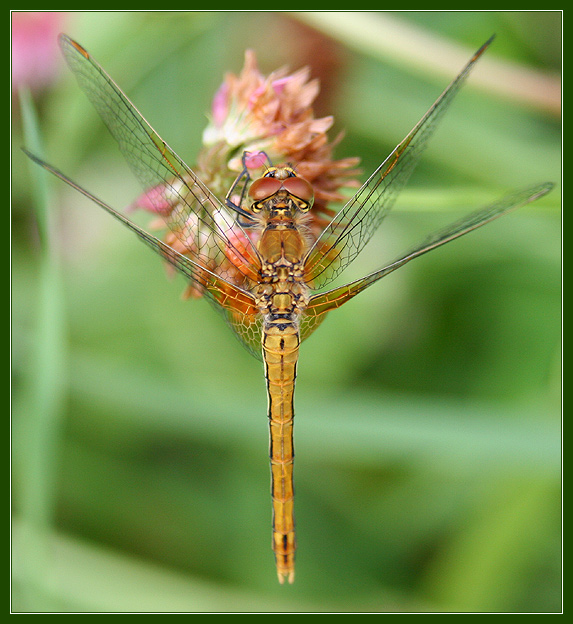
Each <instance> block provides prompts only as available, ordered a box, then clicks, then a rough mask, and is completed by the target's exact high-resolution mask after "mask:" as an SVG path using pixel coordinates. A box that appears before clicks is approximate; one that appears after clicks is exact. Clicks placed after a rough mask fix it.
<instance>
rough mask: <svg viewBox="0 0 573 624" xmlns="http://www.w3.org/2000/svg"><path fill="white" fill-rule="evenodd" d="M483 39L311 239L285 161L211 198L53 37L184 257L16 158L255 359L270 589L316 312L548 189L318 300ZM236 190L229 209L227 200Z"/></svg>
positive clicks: (84, 59)
mask: <svg viewBox="0 0 573 624" xmlns="http://www.w3.org/2000/svg"><path fill="white" fill-rule="evenodd" d="M492 39H493V37H492ZM492 39H490V40H489V41H487V42H486V43H485V44H484V45H483V46H482V47H481V48H480V49H479V50H478V51H477V52H476V53H475V54H474V56H473V57H472V58H471V59H470V60H469V62H468V63H467V65H466V66H465V67H464V68H463V69H462V71H461V72H460V74H459V75H458V76H457V77H456V78H455V79H454V80H453V81H452V82H451V84H450V85H449V86H448V87H447V88H446V89H445V90H444V92H443V93H442V94H441V96H440V97H439V98H438V99H437V100H436V102H435V103H434V104H433V105H432V106H431V107H430V109H429V110H428V112H427V113H426V114H425V115H424V116H423V117H422V119H421V120H420V121H419V122H418V123H417V124H416V126H415V127H414V128H413V130H412V131H411V132H410V133H409V134H408V135H407V136H406V138H405V139H404V140H403V141H402V142H401V143H400V144H399V145H398V146H397V147H396V148H395V149H394V150H393V151H392V153H391V154H390V155H389V156H388V157H387V158H386V160H384V162H382V164H381V165H380V166H379V167H378V168H377V169H376V170H375V171H374V172H373V173H372V175H371V176H370V177H369V178H368V180H367V181H366V182H365V183H364V184H363V185H362V187H361V188H360V189H359V190H358V191H357V192H356V193H355V195H354V196H353V197H352V198H351V199H350V200H349V201H348V202H347V203H346V204H345V205H344V206H343V207H342V209H341V210H340V211H339V212H338V213H337V214H336V215H335V216H334V217H333V218H332V220H331V221H330V223H328V224H327V225H326V226H325V227H324V228H323V229H322V231H321V232H320V233H319V234H317V235H316V236H311V235H310V234H309V229H308V227H307V225H306V224H307V219H308V214H309V210H310V209H311V207H312V203H313V195H314V191H313V186H312V185H311V184H310V183H309V182H307V180H305V179H304V178H303V177H301V176H300V175H298V174H297V170H296V163H295V164H288V165H287V164H280V165H278V166H273V165H272V163H270V162H269V163H268V164H267V166H266V169H265V172H264V174H263V175H262V176H260V177H258V178H257V179H254V180H251V178H250V175H249V173H248V169H247V167H246V166H245V168H244V169H243V172H242V173H241V174H240V175H239V177H238V178H237V181H236V182H235V184H234V185H233V187H232V188H231V190H230V191H229V193H228V194H227V197H226V198H224V199H223V200H220V199H219V198H218V197H216V196H215V195H214V193H212V192H211V191H210V190H209V188H207V186H206V185H205V184H204V183H203V182H202V181H201V180H200V179H199V178H198V176H197V175H196V174H195V173H194V172H193V171H192V170H191V169H190V168H189V167H188V166H187V165H186V164H185V163H184V162H183V161H182V160H181V159H180V158H179V157H178V156H177V155H176V154H175V152H174V151H173V150H172V149H171V148H170V147H169V146H168V145H167V143H165V141H163V139H161V138H160V137H159V135H158V134H157V133H156V132H155V131H154V130H153V128H152V127H151V126H150V125H149V124H148V123H147V122H146V120H145V119H144V118H143V117H142V116H141V115H140V114H139V112H138V111H137V110H136V108H135V107H134V106H133V105H132V104H131V102H130V101H129V100H128V99H127V97H126V96H125V95H124V93H123V92H122V91H121V90H120V89H119V87H118V86H117V85H116V84H115V83H114V82H113V81H112V80H111V78H110V77H109V76H108V75H107V74H106V73H105V71H104V70H103V69H102V68H101V67H100V65H98V64H97V63H96V62H95V60H94V59H93V58H92V57H91V56H90V55H89V53H88V52H87V51H86V50H85V49H84V48H83V47H82V46H81V45H79V44H78V43H76V42H75V41H73V40H72V39H70V38H69V37H67V36H66V35H61V36H60V46H61V49H62V51H63V54H64V56H65V58H66V61H67V63H68V65H69V66H70V68H71V70H72V71H73V73H74V74H75V76H76V78H77V79H78V82H79V84H80V86H81V88H82V89H83V90H84V91H85V93H86V94H87V96H88V97H89V99H90V100H91V102H92V103H93V104H94V106H95V108H96V109H97V110H98V112H99V114H100V115H101V117H102V119H103V121H104V122H105V124H106V125H107V127H108V129H109V130H110V131H111V133H112V135H113V136H114V137H115V139H116V140H117V141H118V143H119V147H120V149H121V151H122V153H123V155H124V156H125V158H126V159H127V161H128V163H129V164H130V166H131V168H132V169H133V171H134V172H135V174H136V176H137V177H138V178H139V180H140V182H141V183H142V184H143V187H144V189H146V191H147V197H148V198H149V200H150V201H151V202H153V203H154V204H155V206H156V208H157V210H156V212H158V213H160V214H163V215H164V217H165V224H166V226H167V227H168V228H169V230H170V231H171V232H172V234H173V235H174V236H175V237H176V238H177V240H178V244H179V246H180V245H181V244H182V245H183V249H184V253H180V252H179V251H178V250H177V249H175V248H174V246H172V245H170V244H168V243H166V242H164V241H162V240H160V239H159V238H156V237H155V236H153V235H152V234H150V233H148V232H146V231H145V230H143V229H142V228H140V227H139V226H138V225H136V224H135V223H133V222H132V221H131V220H130V219H128V218H127V217H126V216H125V215H124V214H122V213H120V212H118V211H116V210H115V209H114V208H112V207H110V206H109V205H107V204H106V203H104V202H103V201H101V200H100V199H98V198H97V197H95V196H94V195H92V194H91V193H90V192H88V191H87V190H85V189H84V188H82V187H81V186H79V185H78V184H76V183H75V182H73V181H72V180H70V179H69V178H68V177H67V176H65V175H64V174H63V173H62V172H60V171H59V170H57V169H56V168H54V167H52V166H51V165H49V164H47V163H46V162H44V161H42V160H41V159H39V158H38V157H36V156H34V155H32V154H29V153H28V152H27V153H28V155H29V156H30V157H31V158H32V159H33V160H34V161H35V162H37V163H38V164H40V165H41V166H42V167H44V168H45V169H47V170H48V171H50V172H51V173H53V174H55V175H56V176H57V177H59V178H61V179H62V180H63V181H64V182H66V183H67V184H69V185H70V186H72V187H73V188H75V189H76V190H78V191H79V192H80V193H82V194H83V195H85V196H86V197H88V198H90V199H91V200H92V201H94V202H95V203H96V204H98V205H99V206H100V207H101V208H103V209H104V210H106V211H107V212H109V213H110V214H111V215H112V216H113V217H115V218H116V219H118V220H119V221H120V222H121V223H123V224H124V225H126V226H127V227H128V228H130V229H131V230H132V231H133V232H135V234H137V236H139V238H140V239H141V240H143V241H144V242H145V243H146V244H147V245H148V246H149V247H151V249H153V250H154V251H155V252H157V253H158V254H159V255H160V256H161V257H162V258H163V259H164V260H166V261H167V262H168V263H170V264H171V265H172V266H173V267H175V269H176V270H177V271H179V272H180V273H182V274H183V275H184V276H185V278H186V279H187V280H189V282H190V284H191V285H192V286H193V288H194V289H195V290H196V291H198V292H200V293H201V294H202V295H203V296H205V297H206V298H207V299H208V301H209V302H210V303H211V304H212V305H213V306H214V307H215V308H216V309H217V310H218V311H219V312H221V313H222V315H223V317H224V318H225V320H226V321H227V323H228V324H229V326H230V327H231V329H232V330H233V331H234V332H235V333H236V335H237V336H238V337H239V339H240V340H241V341H242V343H243V344H244V345H245V347H246V348H247V349H248V350H249V351H250V352H251V353H252V354H253V355H255V356H256V357H258V358H259V359H262V361H263V363H264V370H265V378H266V384H267V391H268V418H269V426H270V464H271V484H272V485H271V493H272V509H273V529H272V531H273V539H272V544H273V551H274V554H275V560H276V568H277V574H278V578H279V580H280V582H281V583H284V581H285V580H287V581H288V582H290V583H292V582H293V581H294V569H295V568H294V566H295V564H294V559H295V550H296V540H295V522H294V486H293V463H294V451H293V419H294V407H293V398H294V387H295V379H296V368H297V361H298V355H299V348H300V344H301V342H302V341H303V340H305V339H306V338H307V337H308V336H309V335H310V334H311V333H312V332H313V331H314V330H315V329H316V328H317V327H318V325H319V324H320V323H321V322H322V321H323V320H324V318H325V316H326V314H327V313H328V312H330V311H331V310H334V309H336V308H338V307H340V306H341V305H343V304H344V303H345V302H347V301H348V300H350V299H351V298H352V297H354V296H355V295H357V294H358V293H360V292H361V291H363V290H364V289H365V288H368V287H369V286H371V285H372V284H374V283H375V282H377V281H378V280H380V279H381V278H383V277H385V276H386V275H388V274H389V273H391V272H392V271H395V270H396V269H398V268H399V267H401V266H403V265H404V264H406V263H407V262H409V261H410V260H413V259H414V258H417V257H418V256H421V255H422V254H425V253H426V252H428V251H430V250H432V249H435V248H436V247H439V246H441V245H443V244H445V243H447V242H449V241H452V240H454V239H456V238H459V237H460V236H462V235H464V234H467V233H468V232H471V231H472V230H475V229H476V228H478V227H481V226H482V225H484V224H486V223H489V222H490V221H492V220H494V219H497V218H498V217H500V216H502V215H504V214H506V213H507V212H509V211H510V210H513V209H514V208H517V207H519V206H523V205H525V204H527V203H529V202H532V201H534V200H536V199H538V198H539V197H542V196H543V195H545V194H546V193H548V192H549V191H550V190H551V188H552V186H553V185H552V184H551V183H543V184H539V185H536V186H531V187H529V188H526V189H524V190H521V191H517V192H514V193H512V194H510V195H508V196H506V197H504V198H502V199H500V200H499V201H497V202H496V203H494V204H492V205H489V206H487V207H485V208H482V209H480V210H477V211H476V212H473V213H471V214H469V215H468V216H466V217H464V218H462V219H461V220H459V221H456V222H455V223H453V224H451V225H449V226H448V227H446V228H445V229H442V230H440V231H438V232H435V233H433V234H430V235H429V236H427V237H426V238H425V239H424V240H423V241H421V243H419V244H418V245H416V246H415V247H413V248H412V249H410V250H408V251H406V252H405V253H404V254H402V255H401V256H399V257H398V258H397V259H396V260H395V261H394V262H392V263H391V264H388V265H387V266H384V267H382V268H381V269H379V270H377V271H374V272H373V273H370V274H369V275H366V276H365V277H363V278H361V279H357V280H355V281H352V282H350V283H347V284H345V285H343V286H338V287H336V288H333V289H330V290H324V287H326V286H327V285H328V284H330V283H331V282H332V281H333V280H334V279H335V278H336V277H337V276H338V275H339V274H340V273H341V272H342V271H343V270H344V269H345V268H346V267H347V266H348V265H349V264H350V263H351V262H352V261H353V260H354V259H355V258H356V256H357V255H358V254H359V253H360V251H362V249H363V248H364V246H365V245H366V243H368V241H369V240H370V238H371V237H372V235H373V233H374V232H375V231H376V229H377V228H378V226H379V225H380V223H381V222H382V220H383V219H384V217H385V216H386V214H387V213H388V211H389V210H390V209H391V207H392V205H393V204H394V201H395V199H396V197H397V195H398V193H399V192H400V191H401V190H402V188H403V187H404V186H405V184H406V182H407V180H408V177H409V175H410V173H411V172H412V169H413V168H414V166H415V165H416V163H417V161H418V160H419V158H420V155H421V153H422V151H423V148H424V147H425V145H426V143H427V142H428V140H429V138H430V137H431V136H432V133H433V131H434V129H435V127H436V125H437V123H438V121H439V120H440V119H441V117H442V116H443V114H444V112H445V111H446V109H447V108H448V106H449V104H450V103H451V101H452V99H453V98H454V96H455V95H456V94H457V92H458V90H459V89H460V87H461V86H462V84H463V83H464V81H465V79H466V78H467V76H468V74H469V73H470V71H471V69H472V67H473V66H474V65H475V63H476V62H477V61H478V59H479V58H480V57H481V56H482V54H483V52H484V51H485V50H486V48H487V47H488V46H489V45H490V43H491V41H492ZM246 157H247V155H246V154H245V156H244V157H243V163H245V158H246ZM239 190H240V193H239V194H238V196H239V199H238V200H237V199H235V198H236V197H237V193H235V194H233V192H234V191H239ZM166 207H167V208H168V210H165V208H166Z"/></svg>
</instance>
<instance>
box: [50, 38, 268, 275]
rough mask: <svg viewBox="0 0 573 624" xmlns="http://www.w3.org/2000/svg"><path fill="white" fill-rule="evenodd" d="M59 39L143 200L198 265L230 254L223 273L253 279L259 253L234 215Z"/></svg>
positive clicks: (98, 70)
mask: <svg viewBox="0 0 573 624" xmlns="http://www.w3.org/2000/svg"><path fill="white" fill-rule="evenodd" d="M59 41H60V47H61V49H62V52H63V54H64V57H65V59H66V61H67V63H68V65H69V67H70V69H71V70H72V72H73V73H74V75H75V77H76V79H77V81H78V83H79V85H80V87H81V88H82V90H83V91H84V92H85V93H86V95H87V96H88V98H89V99H90V101H91V102H92V104H93V105H94V107H95V108H96V110H97V111H98V113H99V115H100V116H101V118H102V120H103V121H104V123H105V125H106V126H107V128H108V129H109V131H110V132H111V134H112V135H113V137H114V138H115V139H116V141H117V142H118V144H119V147H120V150H121V152H122V154H123V156H124V157H125V159H126V160H127V162H128V164H129V165H130V167H131V169H132V170H133V172H134V173H135V175H136V177H137V178H138V179H139V181H140V182H141V183H142V184H143V187H144V189H145V190H146V195H145V197H146V199H147V200H148V201H149V203H150V204H151V205H153V207H154V210H155V211H156V212H157V213H158V214H160V215H162V216H163V217H164V219H165V222H166V225H167V226H168V227H169V229H170V230H171V231H172V232H173V233H174V234H175V236H176V237H177V238H178V239H179V240H180V241H181V242H182V243H183V245H184V247H185V249H186V253H189V255H191V256H192V257H193V258H194V259H195V260H197V261H198V262H199V263H201V264H202V265H203V266H209V265H210V264H211V265H218V266H219V267H222V266H223V264H224V262H223V260H224V258H222V256H225V257H226V258H229V257H231V258H232V259H233V264H234V265H235V266H234V267H233V268H231V267H230V268H229V271H230V273H229V275H228V276H226V277H230V276H231V273H232V272H235V273H236V269H237V268H239V270H241V271H242V272H243V273H244V274H245V275H247V276H248V277H251V278H252V277H253V271H256V268H258V267H257V266H255V267H254V268H253V266H252V265H253V263H254V264H255V265H257V264H258V253H257V251H256V249H255V247H254V246H253V244H252V243H251V241H250V238H249V237H248V236H247V235H246V234H245V232H244V230H243V229H242V228H241V226H240V225H239V224H238V223H237V222H236V218H235V217H236V215H235V213H234V212H232V211H230V210H229V209H228V208H227V207H225V206H224V205H223V204H222V202H220V201H219V200H218V199H217V198H216V197H215V195H213V193H212V192H211V191H210V190H209V189H208V188H207V186H205V184H203V182H201V180H200V179H199V178H198V177H197V175H196V174H195V173H194V172H193V171H192V170H191V169H190V168H189V167H188V166H187V165H186V164H185V163H184V162H183V161H182V160H181V159H180V158H179V157H178V156H177V154H176V153H175V152H174V151H173V150H172V149H171V148H170V147H169V146H168V145H167V143H165V141H163V139H162V138H161V137H160V136H159V135H158V134H157V133H156V132H155V131H154V130H153V128H152V127H151V126H150V125H149V124H148V123H147V121H146V120H145V119H144V118H143V116H142V115H141V114H140V113H139V111H138V110H137V109H136V108H135V106H134V105H133V104H132V103H131V102H130V100H129V99H128V98H127V96H126V95H125V94H124V93H123V92H122V91H121V89H120V88H119V87H118V86H117V85H116V84H115V82H114V81H113V80H112V79H111V78H110V77H109V76H108V75H107V73H106V72H105V71H104V70H103V68H102V67H101V66H100V65H99V64H98V63H97V62H96V61H95V60H94V59H93V58H92V57H91V56H90V54H89V53H88V52H87V51H86V50H85V49H84V48H83V47H82V46H80V45H79V44H78V43H76V42H75V41H73V40H72V39H70V38H69V37H68V36H67V35H63V34H62V35H60V39H59ZM238 241H240V244H239V243H238ZM222 270H223V269H222Z"/></svg>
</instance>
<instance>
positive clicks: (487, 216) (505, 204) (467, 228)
mask: <svg viewBox="0 0 573 624" xmlns="http://www.w3.org/2000/svg"><path fill="white" fill-rule="evenodd" d="M552 188H553V184H552V183H551V182H545V183H544V184H539V185H536V186H532V187H528V188H526V189H523V190H521V191H517V192H515V193H512V194H510V195H507V196H505V197H504V198H502V199H500V200H499V201H497V202H495V203H494V204H491V205H489V206H487V207H485V208H482V209H480V210H477V211H475V212H472V213H470V214H469V215H466V216H465V217H463V218H462V219H460V220H459V221H456V222H454V223H452V224H450V225H448V226H447V227H445V228H443V229H441V230H438V231H437V232H434V233H433V234H430V235H428V236H427V237H426V238H425V239H424V240H423V241H421V242H420V243H419V244H418V245H416V246H415V247H413V248H412V249H410V250H409V251H407V252H406V253H404V254H402V255H401V256H400V257H399V258H398V259H396V260H394V262H392V263H390V264H389V265H387V266H385V267H384V268H382V269H379V270H378V271H375V272H374V273H370V274H369V275H366V276H365V277H363V278H361V279H359V280H356V281H354V282H350V283H349V284H345V285H344V286H340V287H338V288H335V289H333V290H329V291H326V292H323V293H319V294H316V295H313V296H312V297H311V298H310V301H309V305H308V308H307V310H306V316H307V318H308V321H307V322H308V324H309V326H311V321H312V319H313V317H317V321H320V320H321V319H322V318H323V317H324V315H325V314H326V313H327V312H329V311H330V310H334V309H336V308H339V307H340V306H341V305H343V304H344V303H346V302H347V301H348V300H349V299H352V297H354V296H356V295H357V294H358V293H359V292H362V291H363V290H364V289H365V288H368V286H371V285H372V284H374V283H375V282H377V281H378V280H380V279H382V278H383V277H386V275H388V274H389V273H392V271H395V270H396V269H399V268H400V267H401V266H404V265H405V264H406V263H407V262H410V260H413V259H414V258H418V257H419V256H421V255H423V254H425V253H427V252H428V251H431V250H432V249H436V248H437V247H440V246H441V245H445V244H446V243H449V242H450V241H452V240H455V239H456V238H459V237H460V236H463V235H464V234H467V233H468V232H472V231H473V230H475V229H477V228H479V227H481V226H482V225H485V224H486V223H489V222H490V221H493V220H494V219H497V218H499V217H501V216H502V215H504V214H506V213H508V212H509V211H511V210H514V209H516V208H519V207H520V206H524V205H525V204H529V203H530V202H532V201H535V200H536V199H539V198H540V197H543V196H544V195H546V194H547V193H549V191H551V189H552ZM315 322H316V321H315Z"/></svg>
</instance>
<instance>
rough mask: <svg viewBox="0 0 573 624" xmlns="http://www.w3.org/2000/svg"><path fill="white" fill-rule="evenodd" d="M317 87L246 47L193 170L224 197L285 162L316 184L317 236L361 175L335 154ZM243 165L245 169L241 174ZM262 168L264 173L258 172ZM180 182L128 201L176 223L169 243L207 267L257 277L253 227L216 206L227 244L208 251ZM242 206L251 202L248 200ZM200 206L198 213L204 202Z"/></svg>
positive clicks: (236, 279)
mask: <svg viewBox="0 0 573 624" xmlns="http://www.w3.org/2000/svg"><path fill="white" fill-rule="evenodd" d="M318 92H319V85H318V81H316V80H311V79H310V71H309V70H308V68H304V69H301V70H299V71H296V72H294V73H291V74H289V73H288V72H287V71H286V70H285V69H280V70H278V71H276V72H273V73H271V74H270V75H269V76H264V75H263V74H262V73H261V72H260V71H259V69H258V66H257V61H256V57H255V54H254V52H252V51H251V50H247V52H246V53H245V64H244V67H243V69H242V71H241V73H240V74H239V75H234V74H227V76H226V77H225V80H224V82H223V84H222V85H221V87H220V88H219V89H218V90H217V92H216V93H215V97H214V98H213V103H212V108H211V121H210V122H209V124H208V126H207V127H206V129H205V131H204V133H203V149H202V150H201V151H200V153H199V156H198V159H197V163H196V166H195V167H194V168H193V169H194V171H195V172H196V174H197V175H198V177H199V178H200V179H201V181H202V182H203V183H205V184H206V185H207V187H209V189H210V190H211V191H212V192H213V193H214V194H215V195H216V196H217V197H218V198H219V199H221V200H223V198H225V197H226V196H227V194H228V192H229V190H230V189H231V188H232V186H233V183H234V182H235V180H236V179H237V176H238V175H239V174H241V173H244V174H245V175H244V178H243V179H242V184H247V183H248V182H249V179H250V180H253V179H256V178H257V177H260V176H261V175H262V174H263V169H262V168H263V167H265V166H267V165H269V164H275V165H279V164H286V163H288V164H290V165H292V166H294V167H295V169H296V171H297V172H298V173H299V174H300V175H301V176H302V177H303V178H305V179H306V180H307V181H308V182H309V183H310V184H311V185H312V187H313V191H314V204H313V206H312V208H311V210H310V212H309V218H308V224H307V227H308V234H309V236H318V234H319V233H320V232H321V231H322V229H323V228H324V226H325V225H326V224H327V223H328V222H329V221H330V219H331V218H332V216H333V215H334V214H335V210H334V209H333V208H331V207H330V206H329V203H330V202H341V201H343V200H344V195H343V194H342V193H341V192H340V189H341V188H342V187H358V186H359V182H358V180H357V179H355V177H354V176H356V174H357V173H358V171H357V170H356V169H355V167H356V165H357V164H358V159H357V158H345V159H341V160H333V158H332V152H333V149H334V147H335V146H336V144H337V143H338V141H339V140H340V138H341V137H340V136H339V137H337V138H336V139H335V140H334V141H329V138H328V136H327V132H328V131H329V130H330V128H331V127H332V124H333V118H332V117H322V118H315V116H314V111H313V108H312V104H313V102H314V100H315V99H316V96H317V95H318ZM269 161H270V162H269ZM245 167H246V169H247V171H246V172H243V170H244V168H245ZM257 169H261V171H260V172H258V173H257V172H256V170H257ZM247 174H248V175H247ZM180 185H181V182H180V181H178V180H175V179H173V180H171V181H166V183H165V184H161V185H159V186H156V187H154V188H152V189H149V190H148V191H146V192H145V193H144V194H143V195H141V196H140V197H139V198H138V199H137V200H136V201H135V202H134V203H133V204H132V206H131V207H132V208H142V209H144V210H148V211H150V212H152V213H154V214H156V215H160V216H161V217H163V218H164V219H165V220H166V221H170V228H171V229H170V231H169V232H168V233H167V234H166V236H165V241H166V242H167V243H168V244H169V245H171V246H172V247H173V248H174V249H176V250H177V251H178V252H180V253H182V254H184V255H187V256H189V257H190V258H193V259H199V261H200V262H201V263H202V264H203V265H204V266H206V268H208V269H209V270H210V271H212V272H214V273H217V274H219V275H222V276H225V277H226V278H227V279H231V280H232V281H233V283H236V284H237V285H242V284H243V283H245V282H249V280H256V276H253V275H251V274H252V271H253V269H252V266H256V260H255V258H252V257H251V256H250V254H251V250H252V244H255V245H256V243H257V240H256V237H257V232H258V231H257V230H256V228H253V229H248V230H246V234H243V233H241V234H237V231H236V230H233V229H232V228H230V227H229V226H228V222H227V221H226V220H225V219H224V218H223V217H222V215H218V213H217V212H215V213H214V215H213V216H214V218H215V219H217V217H218V216H219V217H221V218H222V221H221V223H217V229H218V230H219V231H220V232H223V233H225V235H226V237H227V240H228V241H229V242H228V244H226V245H223V246H219V245H217V246H216V245H213V244H212V239H211V247H210V251H209V252H208V253H207V255H206V254H205V250H204V249H202V248H200V247H201V245H202V241H207V240H209V237H210V230H209V229H208V228H207V226H206V225H205V223H203V222H202V221H201V220H199V219H197V215H196V213H195V212H192V213H191V216H190V217H189V219H187V221H185V222H180V221H179V220H178V219H179V217H178V215H182V214H189V213H188V210H187V209H185V208H184V207H182V206H181V203H180V202H181V201H182V200H181V197H180V194H179V193H178V191H181V188H180ZM190 185H191V186H192V185H193V182H192V181H190ZM244 190H245V189H244V187H243V186H241V184H239V185H238V186H237V188H236V192H235V191H233V196H232V197H231V200H232V201H233V202H235V203H237V202H240V201H244V202H247V201H248V200H247V199H246V198H247V194H246V193H245V192H244ZM183 194H184V193H183ZM241 207H242V208H243V209H244V210H249V208H250V206H249V205H243V206H241ZM182 208H183V209H182ZM197 208H198V211H197V212H198V213H200V210H201V209H200V207H199V206H197ZM173 216H175V218H172V217H173ZM193 218H195V220H193ZM227 218H228V217H227ZM174 223H178V225H177V226H175V225H174ZM164 225H165V224H164ZM186 295H187V296H192V297H198V296H201V295H202V289H201V288H198V287H196V286H194V287H191V288H190V289H188V290H187V292H186Z"/></svg>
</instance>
